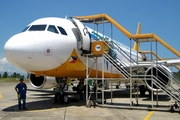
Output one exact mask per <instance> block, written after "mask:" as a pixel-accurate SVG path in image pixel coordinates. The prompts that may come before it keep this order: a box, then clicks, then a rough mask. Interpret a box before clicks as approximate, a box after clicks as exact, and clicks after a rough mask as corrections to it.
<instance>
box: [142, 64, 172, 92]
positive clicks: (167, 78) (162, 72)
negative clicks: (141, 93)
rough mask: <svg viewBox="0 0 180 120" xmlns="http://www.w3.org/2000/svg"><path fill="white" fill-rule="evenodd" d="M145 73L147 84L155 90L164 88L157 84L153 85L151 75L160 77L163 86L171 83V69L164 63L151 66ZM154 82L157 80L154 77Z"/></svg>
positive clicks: (158, 90)
mask: <svg viewBox="0 0 180 120" xmlns="http://www.w3.org/2000/svg"><path fill="white" fill-rule="evenodd" d="M151 73H152V74H151ZM145 75H146V76H145V84H146V86H147V88H148V89H150V90H153V91H154V92H161V91H162V90H161V89H160V88H158V87H157V86H156V85H155V84H153V85H151V80H150V79H151V75H153V76H155V77H156V78H158V79H159V80H160V81H161V82H162V83H163V84H162V83H160V84H161V85H162V86H163V87H168V85H170V83H171V71H170V70H169V69H168V68H167V67H165V66H163V65H159V66H153V67H149V68H148V69H147V70H146V72H145ZM153 82H155V79H153Z"/></svg>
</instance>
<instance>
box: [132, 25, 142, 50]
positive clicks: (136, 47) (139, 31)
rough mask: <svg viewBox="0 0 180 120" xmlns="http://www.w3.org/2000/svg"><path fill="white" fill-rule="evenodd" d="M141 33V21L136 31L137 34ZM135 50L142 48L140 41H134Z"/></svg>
mask: <svg viewBox="0 0 180 120" xmlns="http://www.w3.org/2000/svg"><path fill="white" fill-rule="evenodd" d="M140 33H141V23H140V22H139V23H138V27H137V31H136V34H140ZM133 50H136V51H139V50H140V45H139V43H136V42H135V43H134V47H133Z"/></svg>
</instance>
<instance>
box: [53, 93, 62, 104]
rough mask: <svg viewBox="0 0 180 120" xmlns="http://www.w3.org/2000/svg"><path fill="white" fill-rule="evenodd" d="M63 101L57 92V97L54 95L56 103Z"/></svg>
mask: <svg viewBox="0 0 180 120" xmlns="http://www.w3.org/2000/svg"><path fill="white" fill-rule="evenodd" d="M61 99H62V96H61V94H60V93H59V92H57V93H56V94H55V95H54V102H55V103H59V102H61Z"/></svg>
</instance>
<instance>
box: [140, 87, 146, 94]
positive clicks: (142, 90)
mask: <svg viewBox="0 0 180 120" xmlns="http://www.w3.org/2000/svg"><path fill="white" fill-rule="evenodd" d="M145 93H146V88H145V86H144V85H141V86H140V95H141V96H145Z"/></svg>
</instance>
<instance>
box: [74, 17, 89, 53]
mask: <svg viewBox="0 0 180 120" xmlns="http://www.w3.org/2000/svg"><path fill="white" fill-rule="evenodd" d="M72 19H73V21H74V22H75V25H76V27H77V28H78V32H79V35H80V40H79V41H78V42H77V46H78V49H82V50H85V51H90V43H91V41H90V36H89V32H88V30H87V28H86V27H85V26H84V25H83V24H82V23H81V22H80V21H79V20H78V19H75V18H72Z"/></svg>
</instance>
